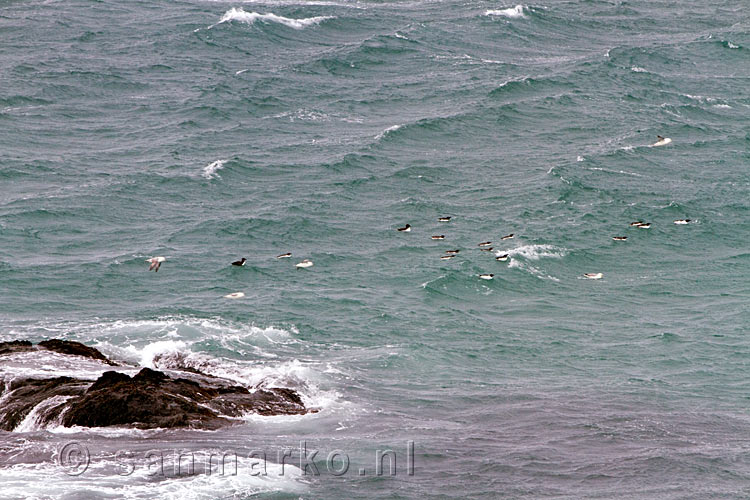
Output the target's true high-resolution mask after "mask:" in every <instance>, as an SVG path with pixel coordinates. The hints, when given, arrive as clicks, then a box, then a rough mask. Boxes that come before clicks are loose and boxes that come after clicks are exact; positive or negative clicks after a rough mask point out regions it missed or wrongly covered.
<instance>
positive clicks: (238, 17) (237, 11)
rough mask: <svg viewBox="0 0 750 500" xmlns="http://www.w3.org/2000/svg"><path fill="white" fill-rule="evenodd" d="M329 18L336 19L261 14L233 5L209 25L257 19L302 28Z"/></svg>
mask: <svg viewBox="0 0 750 500" xmlns="http://www.w3.org/2000/svg"><path fill="white" fill-rule="evenodd" d="M327 19H334V16H316V17H306V18H303V19H291V18H288V17H283V16H278V15H276V14H274V13H272V12H269V13H267V14H261V13H259V12H245V11H244V10H243V9H242V8H236V7H233V8H231V9H230V10H228V11H226V12H225V13H224V15H223V16H222V17H221V19H219V22H218V23H216V24H214V25H212V26H209V29H211V28H213V27H215V26H217V25H219V24H222V23H226V22H230V21H240V22H243V23H247V24H253V23H255V21H262V22H266V23H269V22H270V23H278V24H283V25H284V26H288V27H290V28H294V29H296V30H301V29H303V28H306V27H308V26H313V25H315V24H319V23H321V22H323V21H325V20H327Z"/></svg>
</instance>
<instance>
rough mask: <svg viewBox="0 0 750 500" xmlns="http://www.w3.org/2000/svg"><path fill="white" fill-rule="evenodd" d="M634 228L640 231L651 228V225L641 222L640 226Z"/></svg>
mask: <svg viewBox="0 0 750 500" xmlns="http://www.w3.org/2000/svg"><path fill="white" fill-rule="evenodd" d="M635 227H637V228H640V229H648V228H650V227H651V223H650V222H643V223H641V224H638V225H637V226H635Z"/></svg>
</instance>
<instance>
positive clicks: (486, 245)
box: [477, 241, 492, 247]
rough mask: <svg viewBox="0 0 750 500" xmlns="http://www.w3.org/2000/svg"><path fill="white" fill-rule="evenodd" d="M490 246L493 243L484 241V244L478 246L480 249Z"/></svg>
mask: <svg viewBox="0 0 750 500" xmlns="http://www.w3.org/2000/svg"><path fill="white" fill-rule="evenodd" d="M490 245H492V242H491V241H483V242H482V243H480V244H478V245H477V246H478V247H488V246H490Z"/></svg>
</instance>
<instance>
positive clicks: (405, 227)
mask: <svg viewBox="0 0 750 500" xmlns="http://www.w3.org/2000/svg"><path fill="white" fill-rule="evenodd" d="M398 230H399V231H403V232H405V233H408V232H409V231H411V226H410V225H409V224H407V225H405V226H404V227H400V228H398Z"/></svg>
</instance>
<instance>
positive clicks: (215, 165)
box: [201, 160, 227, 179]
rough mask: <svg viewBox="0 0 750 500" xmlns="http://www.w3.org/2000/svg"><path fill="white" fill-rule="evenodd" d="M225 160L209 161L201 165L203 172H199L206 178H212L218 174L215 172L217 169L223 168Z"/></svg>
mask: <svg viewBox="0 0 750 500" xmlns="http://www.w3.org/2000/svg"><path fill="white" fill-rule="evenodd" d="M226 162H227V160H216V161H215V162H212V163H209V164H208V165H206V166H205V167H203V173H202V174H201V175H202V176H203V177H205V178H206V179H213V178H215V177H218V176H219V175H218V174H217V173H216V172H217V171H218V170H221V169H222V168H224V164H225V163H226Z"/></svg>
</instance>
